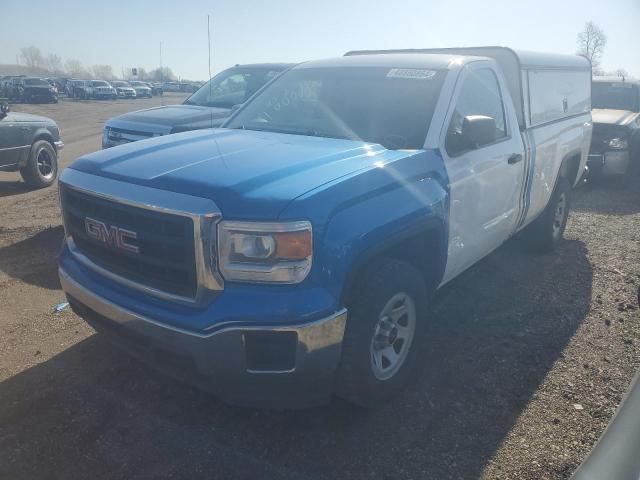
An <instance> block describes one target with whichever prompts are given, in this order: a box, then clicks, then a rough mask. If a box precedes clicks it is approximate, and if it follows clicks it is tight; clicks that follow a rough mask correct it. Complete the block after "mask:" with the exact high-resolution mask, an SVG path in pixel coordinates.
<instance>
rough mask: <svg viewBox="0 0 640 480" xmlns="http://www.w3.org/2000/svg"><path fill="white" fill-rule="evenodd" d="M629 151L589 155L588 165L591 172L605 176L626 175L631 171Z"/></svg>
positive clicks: (612, 151)
mask: <svg viewBox="0 0 640 480" xmlns="http://www.w3.org/2000/svg"><path fill="white" fill-rule="evenodd" d="M629 162H630V155H629V151H628V150H611V151H607V152H604V153H597V154H589V157H588V160H587V165H588V167H589V170H590V171H593V172H595V173H597V174H602V175H604V176H615V175H625V174H626V173H627V171H628V169H629Z"/></svg>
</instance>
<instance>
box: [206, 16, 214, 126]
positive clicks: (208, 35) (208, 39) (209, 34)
mask: <svg viewBox="0 0 640 480" xmlns="http://www.w3.org/2000/svg"><path fill="white" fill-rule="evenodd" d="M207 46H208V48H209V103H211V20H210V16H209V15H207ZM209 113H210V118H211V128H213V110H212V109H211V106H210V105H209Z"/></svg>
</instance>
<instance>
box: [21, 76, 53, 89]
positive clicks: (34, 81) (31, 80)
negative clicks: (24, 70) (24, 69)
mask: <svg viewBox="0 0 640 480" xmlns="http://www.w3.org/2000/svg"><path fill="white" fill-rule="evenodd" d="M24 84H25V85H46V86H47V87H48V86H49V82H47V81H46V80H41V79H39V78H26V79H25V80H24Z"/></svg>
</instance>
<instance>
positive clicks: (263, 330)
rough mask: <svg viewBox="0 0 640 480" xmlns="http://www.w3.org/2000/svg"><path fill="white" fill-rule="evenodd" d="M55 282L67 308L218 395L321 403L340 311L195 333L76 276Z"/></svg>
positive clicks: (329, 380)
mask: <svg viewBox="0 0 640 480" xmlns="http://www.w3.org/2000/svg"><path fill="white" fill-rule="evenodd" d="M59 275H60V282H61V284H62V288H63V289H64V291H65V292H66V294H67V297H68V299H69V302H70V304H71V306H72V308H73V309H74V311H75V312H76V313H77V314H78V315H80V316H82V317H83V318H84V319H85V320H86V321H87V322H88V323H89V324H90V325H92V326H93V327H94V328H95V329H96V330H97V331H99V332H102V333H105V334H106V335H107V336H108V337H110V338H111V339H113V341H114V342H115V343H116V344H117V345H118V346H120V347H123V348H124V349H125V350H127V351H128V352H129V353H131V354H132V355H133V356H135V357H137V358H139V359H141V360H143V361H144V362H146V363H148V364H150V365H151V366H152V367H155V368H158V369H160V370H163V371H164V372H165V373H168V374H170V375H172V376H175V377H177V378H179V379H181V380H185V379H186V380H187V381H189V382H190V383H193V384H196V385H198V386H199V387H201V388H205V389H206V390H209V391H211V392H212V393H214V394H215V395H216V396H218V397H220V398H221V399H222V400H223V401H226V402H228V403H233V404H238V405H243V406H250V407H289V408H303V407H310V406H314V405H318V404H322V403H324V402H326V401H327V400H328V399H329V397H330V395H331V391H332V387H333V377H334V373H335V370H336V368H337V366H338V362H339V360H340V352H341V344H342V338H343V335H344V328H345V324H346V318H347V312H346V310H344V309H342V310H340V311H338V312H336V313H334V314H333V315H330V316H328V317H326V318H322V319H319V320H316V321H313V322H310V323H306V324H301V325H291V326H282V325H278V326H264V325H260V326H255V327H252V326H243V327H225V328H222V329H221V330H217V331H215V332H212V333H208V332H207V333H196V332H192V331H186V330H182V329H179V328H175V327H172V326H169V325H166V324H162V323H159V322H157V321H155V320H153V319H151V318H147V317H144V316H141V315H138V314H136V313H134V312H132V311H129V310H127V309H124V308H122V307H120V306H118V305H116V304H114V303H112V302H110V301H109V300H107V299H105V298H102V297H100V296H99V295H97V294H95V293H93V292H91V291H90V290H88V289H87V288H85V287H83V286H82V285H80V284H79V283H78V282H76V281H75V280H74V279H73V278H71V276H70V275H69V274H68V273H67V272H66V271H65V270H64V269H62V268H60V269H59Z"/></svg>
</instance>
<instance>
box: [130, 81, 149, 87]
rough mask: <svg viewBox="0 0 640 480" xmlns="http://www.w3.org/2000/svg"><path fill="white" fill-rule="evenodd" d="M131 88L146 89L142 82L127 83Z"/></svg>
mask: <svg viewBox="0 0 640 480" xmlns="http://www.w3.org/2000/svg"><path fill="white" fill-rule="evenodd" d="M129 84H130V85H131V86H132V87H146V85H145V84H144V83H142V82H130V83H129Z"/></svg>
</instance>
